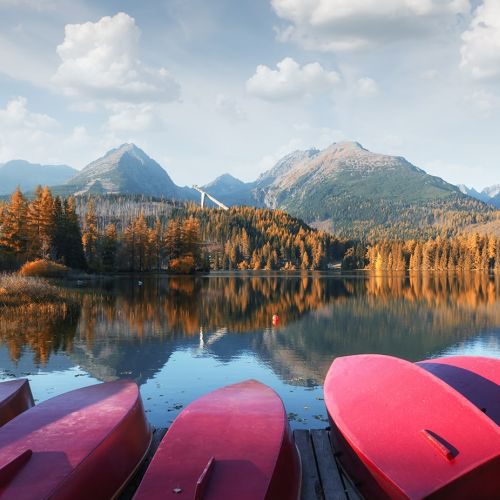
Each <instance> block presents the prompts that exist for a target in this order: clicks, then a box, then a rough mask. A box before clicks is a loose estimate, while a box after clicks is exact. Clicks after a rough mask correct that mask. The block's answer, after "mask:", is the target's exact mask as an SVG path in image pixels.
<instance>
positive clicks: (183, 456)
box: [134, 380, 301, 500]
mask: <svg viewBox="0 0 500 500" xmlns="http://www.w3.org/2000/svg"><path fill="white" fill-rule="evenodd" d="M299 460H300V459H299V456H298V452H297V449H296V447H295V444H294V441H293V436H292V433H291V431H290V427H289V425H288V420H287V415H286V413H285V409H284V407H283V403H282V401H281V399H280V398H279V396H278V395H277V394H276V393H275V392H274V391H273V390H272V389H271V388H269V387H267V386H266V385H263V384H261V383H259V382H257V381H255V380H248V381H246V382H242V383H239V384H234V385H229V386H226V387H223V388H222V389H218V390H216V391H214V392H211V393H209V394H207V395H205V396H203V397H201V398H199V399H197V400H196V401H194V402H193V403H191V404H190V405H189V406H187V407H186V408H185V409H184V411H183V412H182V413H181V414H180V415H179V416H178V417H177V418H176V419H175V421H174V423H173V424H172V426H171V427H170V429H169V430H168V432H167V434H166V435H165V437H164V438H163V440H162V442H161V443H160V446H159V448H158V450H157V452H156V454H155V456H154V457H153V460H152V462H151V464H150V465H149V468H148V470H147V471H146V474H145V475H144V478H143V480H142V482H141V484H140V485H139V488H138V490H137V492H136V495H135V497H134V499H135V500H139V499H141V500H142V499H148V500H149V499H156V498H158V499H160V498H161V499H166V498H175V499H178V498H181V497H182V498H190V499H192V498H194V499H202V498H203V499H204V500H210V499H214V500H215V499H218V500H220V499H226V498H227V499H232V498H234V499H238V500H256V499H282V500H288V499H290V500H291V499H293V500H297V499H298V498H299V492H300V477H301V476H300V461H299Z"/></svg>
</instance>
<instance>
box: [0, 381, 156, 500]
mask: <svg viewBox="0 0 500 500" xmlns="http://www.w3.org/2000/svg"><path fill="white" fill-rule="evenodd" d="M150 442H151V430H150V427H149V424H148V423H147V420H146V416H145V413H144V409H143V406H142V401H141V397H140V394H139V389H138V387H137V385H136V384H135V383H133V382H127V381H118V382H108V383H103V384H97V385H93V386H89V387H85V388H83V389H77V390H74V391H71V392H68V393H66V394H62V395H60V396H57V397H54V398H52V399H49V400H47V401H44V402H43V403H40V404H39V405H37V406H34V407H33V408H31V409H29V410H27V411H25V412H24V413H22V414H20V415H19V416H17V417H16V418H14V419H13V420H11V421H10V422H9V423H7V424H5V425H4V426H3V427H2V428H0V497H1V498H6V499H10V498H12V499H20V498H22V499H37V500H38V499H43V498H51V499H68V498H71V499H72V500H73V499H82V500H83V499H88V498H92V499H109V498H113V497H114V496H115V495H116V494H117V493H118V492H119V491H120V490H121V488H122V487H123V486H124V485H125V483H126V482H127V480H128V479H129V477H130V476H131V475H132V474H133V472H134V471H135V469H136V467H137V466H138V464H139V463H140V462H141V461H142V459H143V457H144V455H145V453H146V452H147V450H148V447H149V444H150Z"/></svg>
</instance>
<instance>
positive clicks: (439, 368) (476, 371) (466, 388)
mask: <svg viewBox="0 0 500 500" xmlns="http://www.w3.org/2000/svg"><path fill="white" fill-rule="evenodd" d="M417 364H418V365H419V366H421V367H422V368H424V369H425V370H427V371H428V372H430V373H432V374H433V375H434V376H436V377H438V378H440V379H441V380H442V381H443V382H446V383H447V384H448V385H449V386H450V387H453V389H455V390H457V391H458V392H460V394H462V395H463V396H464V397H466V398H467V399H468V400H469V401H470V402H471V403H472V404H474V405H475V406H477V407H478V408H479V409H480V410H481V411H482V412H484V413H485V414H486V415H487V416H488V417H490V418H491V419H492V420H493V421H494V422H496V424H497V425H500V359H495V358H486V357H483V356H450V357H447V358H436V359H428V360H426V361H420V362H419V363H417Z"/></svg>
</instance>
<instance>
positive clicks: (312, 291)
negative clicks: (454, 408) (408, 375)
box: [0, 273, 500, 421]
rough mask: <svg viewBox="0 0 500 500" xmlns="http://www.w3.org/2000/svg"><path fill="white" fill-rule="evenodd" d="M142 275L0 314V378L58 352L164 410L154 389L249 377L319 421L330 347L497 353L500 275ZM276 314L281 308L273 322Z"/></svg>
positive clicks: (56, 357) (186, 390)
mask: <svg viewBox="0 0 500 500" xmlns="http://www.w3.org/2000/svg"><path fill="white" fill-rule="evenodd" d="M141 281H142V282H143V284H142V286H139V284H138V281H137V279H130V278H116V279H106V280H103V281H100V282H98V283H94V284H93V285H92V286H89V287H88V288H86V289H84V290H76V289H68V291H67V293H68V294H69V295H71V296H73V297H76V298H77V302H78V304H79V307H78V308H77V310H75V309H72V310H60V311H52V312H51V311H50V310H46V311H44V312H43V314H42V313H41V312H40V311H38V312H33V314H32V316H30V315H25V316H23V317H22V318H19V317H15V316H13V315H11V314H10V315H9V314H8V313H7V312H6V310H4V311H2V312H0V361H1V363H2V364H1V365H0V369H3V370H4V372H3V375H2V371H0V378H5V377H6V376H9V375H19V374H20V373H19V366H21V365H22V366H23V367H25V368H24V370H25V371H28V372H29V373H30V374H31V376H32V377H37V376H38V375H39V374H42V373H43V374H44V375H45V376H47V374H48V375H49V376H50V373H51V372H54V373H55V372H58V373H60V366H61V356H63V357H64V358H65V359H66V361H65V362H66V363H67V365H68V367H69V368H67V369H68V370H69V369H71V370H78V373H76V372H75V373H73V372H72V376H73V377H75V378H76V377H80V376H82V377H86V380H88V383H90V382H91V381H93V380H115V379H117V378H132V379H134V380H136V381H137V382H138V383H140V384H141V385H143V388H144V390H145V391H146V392H147V393H148V394H149V395H150V396H149V397H150V398H151V399H150V401H151V402H150V403H148V402H147V401H146V406H147V407H148V405H149V409H150V410H151V411H153V412H155V411H160V409H159V407H158V408H157V410H155V405H160V402H159V401H160V399H161V398H160V396H162V397H165V398H167V397H168V400H169V401H170V403H169V404H171V405H173V407H172V408H173V410H172V411H173V413H172V415H174V414H175V413H176V411H178V410H179V409H180V407H182V405H183V404H185V403H187V402H189V401H190V400H191V399H193V398H194V397H196V396H197V395H199V394H202V393H204V392H206V391H207V390H210V389H211V388H215V387H217V384H219V385H222V384H223V383H229V382H232V381H237V380H241V379H243V378H248V377H250V376H252V377H256V378H260V379H261V380H263V381H267V382H268V383H270V384H271V385H273V386H274V387H275V388H276V389H277V390H278V392H280V394H281V395H282V397H283V398H284V399H285V404H286V405H287V408H289V409H290V408H291V409H290V411H292V410H293V411H292V413H294V415H298V417H297V418H298V420H299V421H300V420H302V417H303V414H304V408H303V406H307V407H308V408H309V407H311V408H313V410H311V412H312V411H314V412H316V416H317V417H318V420H321V418H322V417H321V412H322V411H323V413H324V410H322V409H321V408H320V405H321V404H322V403H321V402H320V401H321V399H320V396H321V384H322V381H323V379H324V376H325V374H326V371H327V370H328V368H329V366H330V363H331V361H332V359H333V358H335V357H336V356H341V355H346V354H353V353H365V352H378V353H385V354H393V355H396V356H400V357H403V358H406V359H409V360H419V359H424V358H428V357H432V356H436V355H440V354H451V353H453V354H456V353H460V352H468V353H472V352H474V353H478V352H480V353H483V354H489V355H494V356H500V342H499V338H500V282H499V278H498V277H496V278H495V277H489V276H486V275H482V274H471V275H468V276H456V275H452V274H450V275H448V274H422V273H420V274H414V275H410V276H401V275H393V276H388V277H387V276H386V277H382V276H370V275H364V274H363V275H357V276H356V275H352V276H340V275H336V276H332V275H325V274H317V275H295V276H286V277H283V276H278V275H272V276H255V275H235V276H210V277H197V278H190V277H183V278H176V277H170V278H167V277H164V276H163V277H159V276H157V277H155V276H150V277H146V278H141ZM273 314H278V316H279V318H280V322H279V325H278V326H277V327H275V326H273V324H272V316H273ZM165 377H167V378H168V380H167V379H166V378H165ZM54 380H56V379H55V378H54ZM58 380H59V379H58ZM75 384H76V382H75ZM49 385H50V384H49ZM66 385H67V382H66ZM70 385H71V384H70ZM174 387H175V391H177V392H175V391H174ZM308 390H311V391H312V392H311V398H312V397H313V396H314V401H312V400H311V398H309V402H308V404H307V405H304V402H303V401H304V400H303V395H304V393H303V392H300V391H308ZM291 391H292V392H291ZM296 391H299V393H300V394H302V395H301V398H302V399H300V398H299V397H298V394H296ZM56 392H57V388H56ZM39 396H40V397H41V398H44V397H46V396H47V394H45V393H43V394H40V395H39ZM318 401H319V402H318ZM162 404H163V403H162ZM318 415H319V416H318ZM310 418H311V417H310Z"/></svg>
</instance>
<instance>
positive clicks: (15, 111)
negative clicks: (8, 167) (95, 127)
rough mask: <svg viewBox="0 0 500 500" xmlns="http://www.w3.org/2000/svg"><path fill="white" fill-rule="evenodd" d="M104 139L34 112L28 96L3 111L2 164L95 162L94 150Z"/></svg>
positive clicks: (0, 133) (0, 123) (0, 110)
mask: <svg viewBox="0 0 500 500" xmlns="http://www.w3.org/2000/svg"><path fill="white" fill-rule="evenodd" d="M104 140H105V139H104V137H102V136H97V137H89V134H88V133H87V130H86V128H85V127H84V126H81V125H79V126H76V127H73V128H66V127H62V125H61V124H60V123H59V122H58V121H57V120H55V119H54V118H52V117H51V116H49V115H46V114H42V113H35V112H33V111H31V110H30V109H29V107H28V101H27V99H26V98H25V97H16V98H13V99H11V100H9V101H8V102H7V103H6V105H5V107H4V108H0V162H6V161H9V160H12V159H16V158H22V159H24V160H28V161H31V162H34V163H70V164H72V165H73V166H83V165H84V164H85V163H86V162H88V161H90V160H91V159H93V155H94V151H92V148H93V147H96V148H98V147H100V145H101V143H102V142H103V141H104Z"/></svg>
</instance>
